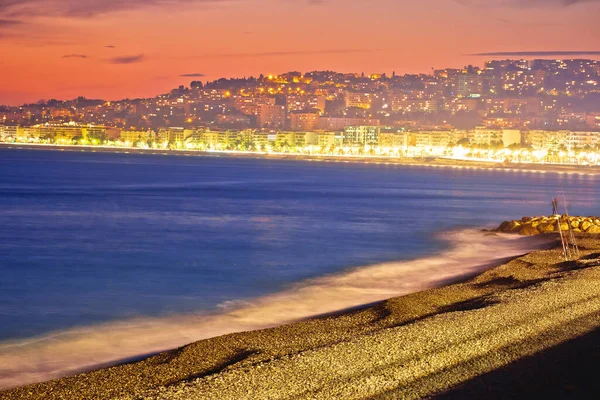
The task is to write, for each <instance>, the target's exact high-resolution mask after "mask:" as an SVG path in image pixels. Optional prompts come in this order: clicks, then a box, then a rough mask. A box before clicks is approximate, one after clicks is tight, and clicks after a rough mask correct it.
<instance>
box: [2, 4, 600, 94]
mask: <svg viewBox="0 0 600 400" xmlns="http://www.w3.org/2000/svg"><path fill="white" fill-rule="evenodd" d="M598 17H600V0H412V1H403V0H0V53H1V58H0V60H1V61H0V104H7V105H18V104H22V103H25V102H35V101H37V100H40V99H50V98H57V99H72V98H75V97H77V96H85V97H88V98H102V99H106V100H118V99H122V98H138V97H153V96H155V95H157V94H160V93H165V92H167V91H169V90H170V89H172V88H174V87H177V86H179V85H186V86H187V85H189V82H190V81H192V80H202V81H206V80H214V79H218V78H221V77H243V76H250V75H254V76H258V75H259V74H260V73H264V74H278V73H283V72H287V71H302V72H306V71H312V70H324V69H327V70H335V71H339V72H358V73H360V72H365V73H383V72H386V73H388V74H390V73H391V72H393V71H395V72H396V73H397V74H404V73H430V72H431V70H432V68H436V69H439V68H446V67H455V68H460V67H463V66H465V65H468V64H473V65H483V62H484V61H485V60H486V59H503V58H557V59H558V58H595V59H600V40H599V39H600V24H599V23H598ZM557 51H563V52H564V51H570V52H588V53H589V54H583V55H571V54H562V55H557V54H553V53H555V52H557ZM507 52H508V53H513V54H508V55H506V54H494V53H507ZM482 53H492V54H487V55H477V54H482ZM521 53H523V54H521ZM534 56H535V57H534Z"/></svg>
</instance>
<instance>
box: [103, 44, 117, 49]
mask: <svg viewBox="0 0 600 400" xmlns="http://www.w3.org/2000/svg"><path fill="white" fill-rule="evenodd" d="M104 47H106V48H107V49H116V48H117V46H113V45H112V44H109V45H107V46H104Z"/></svg>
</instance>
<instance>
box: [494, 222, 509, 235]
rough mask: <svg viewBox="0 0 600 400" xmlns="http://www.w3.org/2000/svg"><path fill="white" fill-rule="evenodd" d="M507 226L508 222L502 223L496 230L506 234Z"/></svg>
mask: <svg viewBox="0 0 600 400" xmlns="http://www.w3.org/2000/svg"><path fill="white" fill-rule="evenodd" d="M509 224H510V221H504V222H502V223H501V224H500V226H499V227H498V229H496V230H497V231H499V232H506V231H507V228H508V225H509Z"/></svg>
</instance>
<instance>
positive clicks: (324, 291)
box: [0, 229, 553, 389]
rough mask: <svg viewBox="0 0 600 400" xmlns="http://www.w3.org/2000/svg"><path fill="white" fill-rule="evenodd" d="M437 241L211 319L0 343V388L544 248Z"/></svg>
mask: <svg viewBox="0 0 600 400" xmlns="http://www.w3.org/2000/svg"><path fill="white" fill-rule="evenodd" d="M440 236H441V239H442V240H444V241H446V242H448V243H449V244H450V248H449V249H448V250H444V251H441V252H439V253H437V254H433V255H430V256H427V257H424V258H420V259H415V260H411V261H402V262H387V263H382V264H376V265H370V266H365V267H360V268H355V269H352V270H350V271H347V272H344V273H340V274H335V275H329V276H324V277H320V278H316V279H311V280H308V281H305V282H303V283H300V284H297V285H294V286H292V287H290V288H288V289H286V290H284V291H281V292H279V293H275V294H272V295H267V296H263V297H260V298H256V299H253V300H243V301H241V300H240V301H235V300H234V301H229V302H226V303H223V304H221V306H220V307H217V310H216V311H215V312H214V313H212V314H193V315H173V316H168V317H161V318H137V319H131V320H127V321H117V322H111V323H104V324H100V325H96V326H90V327H86V328H78V329H70V330H66V331H62V332H55V333H53V334H48V335H44V336H40V337H36V338H30V339H21V340H13V341H7V342H3V343H0V388H3V389H7V388H10V387H15V386H18V385H24V384H29V383H34V382H40V381H45V380H49V379H53V378H58V377H61V376H66V375H70V374H73V373H76V372H81V371H85V370H89V369H93V368H94V367H98V366H106V365H110V364H111V363H116V362H118V361H119V360H124V359H131V358H134V357H136V356H139V355H140V354H151V353H156V352H160V351H163V350H167V349H172V348H175V347H179V346H182V345H185V344H188V343H191V342H194V341H197V340H202V339H207V338H210V337H215V336H220V335H224V334H228V333H233V332H243V331H249V330H256V329H262V328H268V327H272V326H276V325H281V324H286V323H291V322H295V321H298V320H301V319H305V318H308V317H310V316H316V315H323V314H328V313H332V312H335V311H339V310H344V309H348V308H351V307H356V306H359V305H363V304H369V303H374V302H377V301H381V300H384V299H387V298H390V297H395V296H401V295H405V294H409V293H414V292H417V291H420V290H424V289H428V288H431V287H436V286H441V285H443V284H445V283H448V282H450V281H453V280H456V279H459V278H461V277H464V276H468V275H473V274H476V273H479V272H482V271H483V270H485V269H488V268H489V267H491V266H493V265H497V264H499V263H501V262H502V261H504V260H505V259H506V258H508V257H514V256H518V255H521V254H524V253H527V252H529V251H532V250H535V249H537V248H539V247H540V246H541V245H545V244H547V243H548V242H549V239H543V238H539V237H536V238H521V237H517V236H508V235H499V236H485V235H483V234H482V233H481V232H479V231H476V230H474V229H469V230H461V231H452V232H446V233H443V234H440ZM552 240H553V239H552Z"/></svg>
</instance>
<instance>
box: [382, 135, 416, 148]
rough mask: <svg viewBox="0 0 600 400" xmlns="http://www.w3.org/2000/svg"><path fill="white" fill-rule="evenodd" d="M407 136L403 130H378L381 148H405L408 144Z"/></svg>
mask: <svg viewBox="0 0 600 400" xmlns="http://www.w3.org/2000/svg"><path fill="white" fill-rule="evenodd" d="M409 136H410V135H408V134H407V133H404V132H380V133H379V146H380V147H383V148H394V149H397V148H406V147H408V145H409V140H408V139H409Z"/></svg>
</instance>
